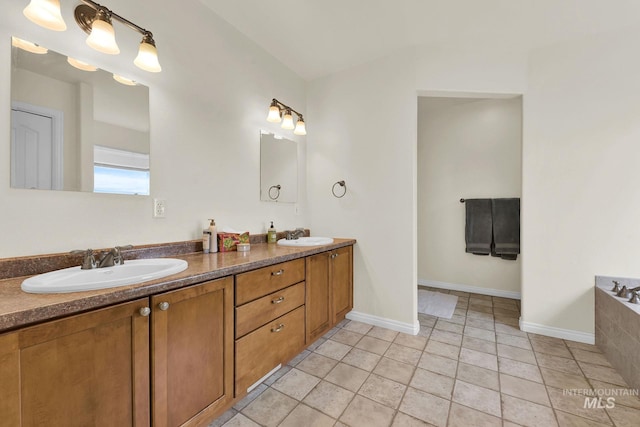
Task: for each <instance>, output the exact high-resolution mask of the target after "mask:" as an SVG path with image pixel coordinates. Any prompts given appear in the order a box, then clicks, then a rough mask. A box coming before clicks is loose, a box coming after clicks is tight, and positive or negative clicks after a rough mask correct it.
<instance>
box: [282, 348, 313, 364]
mask: <svg viewBox="0 0 640 427" xmlns="http://www.w3.org/2000/svg"><path fill="white" fill-rule="evenodd" d="M310 354H311V352H310V351H309V350H306V349H305V350H303V351H302V353H300V354H298V355H297V356H296V357H294V358H293V359H291V360H290V361H289V363H287V365H289V366H296V365H297V364H298V363H300V362H302V361H303V360H304V359H305V357H307V356H308V355H310Z"/></svg>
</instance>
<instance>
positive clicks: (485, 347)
mask: <svg viewBox="0 0 640 427" xmlns="http://www.w3.org/2000/svg"><path fill="white" fill-rule="evenodd" d="M462 347H464V348H469V349H471V350H476V351H481V352H483V353H489V354H494V355H495V354H496V353H497V352H496V343H494V342H491V341H485V340H483V339H480V338H474V337H470V336H468V335H465V336H464V337H463V338H462Z"/></svg>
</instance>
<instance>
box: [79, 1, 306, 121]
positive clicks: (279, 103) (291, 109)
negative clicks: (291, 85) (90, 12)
mask: <svg viewBox="0 0 640 427" xmlns="http://www.w3.org/2000/svg"><path fill="white" fill-rule="evenodd" d="M83 1H84V0H83ZM273 104H275V105H277V106H278V108H280V110H281V111H282V110H290V111H292V112H294V113H296V115H297V116H298V117H299V118H301V119H302V118H303V117H302V114H300V113H298V112H297V111H296V110H294V109H293V108H291V107H289V106H288V105H286V104H283V103H282V102H280V101H278V100H277V99H275V98H273V99H272V100H271V105H273Z"/></svg>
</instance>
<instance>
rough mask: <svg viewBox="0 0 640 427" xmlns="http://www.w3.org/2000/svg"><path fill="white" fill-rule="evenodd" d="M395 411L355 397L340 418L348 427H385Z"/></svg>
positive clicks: (363, 398) (389, 423)
mask: <svg viewBox="0 0 640 427" xmlns="http://www.w3.org/2000/svg"><path fill="white" fill-rule="evenodd" d="M394 413H395V411H394V410H393V409H391V408H388V407H386V406H384V405H381V404H379V403H376V402H374V401H372V400H369V399H367V398H365V397H362V396H359V395H356V397H354V398H353V400H352V401H351V403H350V404H349V406H348V407H347V409H345V411H344V413H343V414H342V416H341V417H340V421H342V422H343V423H345V424H347V425H350V426H368V427H387V426H390V425H391V422H392V421H393V415H394Z"/></svg>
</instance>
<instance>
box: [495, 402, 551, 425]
mask: <svg viewBox="0 0 640 427" xmlns="http://www.w3.org/2000/svg"><path fill="white" fill-rule="evenodd" d="M502 414H503V415H502V416H503V418H504V420H505V421H513V422H514V423H517V424H520V425H522V426H524V427H543V426H544V427H554V426H557V425H558V423H557V422H556V417H555V415H554V413H553V410H552V409H551V408H549V407H548V406H544V405H539V404H537V403H533V402H529V401H527V400H522V399H518V398H516V397H512V396H508V395H506V394H503V395H502Z"/></svg>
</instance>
